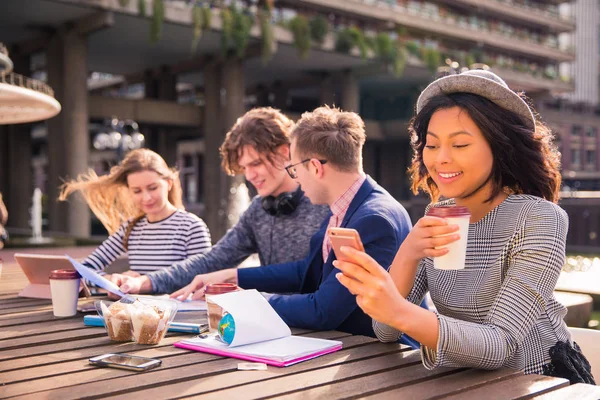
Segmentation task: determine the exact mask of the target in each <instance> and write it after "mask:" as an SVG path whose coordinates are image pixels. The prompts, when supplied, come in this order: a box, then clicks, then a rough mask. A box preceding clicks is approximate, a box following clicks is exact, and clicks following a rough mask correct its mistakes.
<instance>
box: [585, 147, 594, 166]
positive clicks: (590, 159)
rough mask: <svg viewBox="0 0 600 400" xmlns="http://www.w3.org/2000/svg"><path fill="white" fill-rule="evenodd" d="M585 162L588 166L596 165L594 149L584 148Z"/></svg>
mask: <svg viewBox="0 0 600 400" xmlns="http://www.w3.org/2000/svg"><path fill="white" fill-rule="evenodd" d="M585 163H586V165H589V166H595V165H596V150H586V152H585Z"/></svg>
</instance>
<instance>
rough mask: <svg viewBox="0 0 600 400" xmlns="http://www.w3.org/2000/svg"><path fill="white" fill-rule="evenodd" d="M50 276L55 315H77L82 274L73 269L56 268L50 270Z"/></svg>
mask: <svg viewBox="0 0 600 400" xmlns="http://www.w3.org/2000/svg"><path fill="white" fill-rule="evenodd" d="M49 278H50V292H51V294H52V310H53V311H54V316H55V317H72V316H74V315H76V314H77V299H78V298H79V285H80V282H81V275H79V273H78V272H77V271H75V270H73V269H55V270H54V271H51V272H50V276H49Z"/></svg>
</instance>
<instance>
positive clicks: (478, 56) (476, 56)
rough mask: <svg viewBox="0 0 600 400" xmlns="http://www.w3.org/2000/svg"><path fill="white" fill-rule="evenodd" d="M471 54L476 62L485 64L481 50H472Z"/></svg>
mask: <svg viewBox="0 0 600 400" xmlns="http://www.w3.org/2000/svg"><path fill="white" fill-rule="evenodd" d="M471 54H472V55H473V58H474V59H475V62H478V63H480V62H483V51H482V50H481V49H480V48H475V49H473V50H471Z"/></svg>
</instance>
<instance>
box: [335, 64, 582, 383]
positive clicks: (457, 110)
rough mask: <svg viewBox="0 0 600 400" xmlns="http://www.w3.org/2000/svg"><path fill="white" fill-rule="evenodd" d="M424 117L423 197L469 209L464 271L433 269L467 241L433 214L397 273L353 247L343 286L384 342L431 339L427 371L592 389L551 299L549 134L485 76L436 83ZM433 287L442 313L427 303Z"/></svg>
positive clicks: (561, 222) (553, 227)
mask: <svg viewBox="0 0 600 400" xmlns="http://www.w3.org/2000/svg"><path fill="white" fill-rule="evenodd" d="M416 111H417V114H416V116H415V118H414V119H413V121H412V122H411V125H410V128H409V129H410V131H411V134H412V146H413V150H414V157H413V162H412V166H411V168H410V172H411V175H412V187H413V191H414V192H415V194H416V193H417V192H418V191H419V190H423V191H424V192H426V193H428V194H429V195H430V196H431V199H432V202H433V204H430V206H429V207H428V210H432V209H434V207H440V206H460V207H463V208H462V210H464V211H465V212H464V213H465V214H467V215H468V214H470V224H469V228H468V235H467V245H466V258H465V262H464V265H462V264H461V265H455V266H454V267H455V268H454V269H449V270H444V269H437V268H436V267H435V266H434V258H436V257H441V256H443V255H445V254H447V253H448V252H449V250H448V249H447V248H446V246H447V245H449V244H452V243H455V242H457V241H458V240H459V238H460V234H459V227H458V226H457V225H454V224H453V223H452V222H451V221H449V220H448V219H445V218H441V217H437V216H431V215H426V216H425V217H423V218H421V219H420V220H419V221H418V222H417V224H416V225H415V227H414V228H413V230H412V231H411V233H410V234H409V235H408V237H407V238H406V240H405V241H404V242H403V243H402V245H401V247H400V249H399V250H398V253H397V255H396V258H395V259H394V262H393V263H392V266H391V267H390V269H389V274H388V273H386V271H385V269H384V268H382V267H381V266H379V265H378V264H377V263H376V262H375V261H374V260H373V259H372V258H370V257H369V256H368V255H367V254H365V253H363V252H359V251H356V250H353V249H344V250H345V253H346V254H347V257H348V258H350V259H351V260H353V261H352V262H341V261H337V262H336V263H337V265H336V266H337V267H338V268H339V269H340V270H341V271H342V273H340V274H338V279H339V280H340V282H341V283H342V284H343V285H345V286H346V287H347V288H348V289H349V290H350V291H351V292H352V293H354V294H356V296H357V297H356V299H357V302H358V305H359V306H360V307H361V308H362V309H363V310H364V311H365V312H366V313H367V314H369V315H370V316H371V317H372V318H373V324H374V330H375V333H376V334H377V337H378V338H379V339H380V340H382V341H384V342H391V341H396V340H398V338H399V337H400V336H401V335H402V334H404V333H406V334H408V335H410V336H411V337H413V338H415V339H416V340H418V341H419V342H421V343H422V347H421V350H422V359H423V363H424V365H425V366H426V367H427V368H436V367H472V368H483V369H496V368H501V367H508V368H513V369H518V370H522V371H524V372H525V373H538V374H546V375H552V376H561V377H565V378H567V379H569V380H570V381H571V382H585V383H593V382H594V379H593V377H592V375H591V373H590V365H589V363H588V362H587V360H586V359H585V357H584V356H583V354H582V353H581V350H580V348H579V346H577V344H576V343H575V342H573V340H572V338H571V335H570V333H569V330H568V329H567V326H566V325H565V323H564V321H563V317H564V315H565V314H566V309H565V308H564V307H563V306H562V305H561V304H560V303H559V302H558V301H557V300H556V299H555V298H554V295H553V291H554V287H555V286H556V282H557V280H558V276H559V274H560V271H561V269H562V266H563V264H564V261H565V246H566V236H567V230H568V217H567V214H566V213H565V212H564V211H563V210H562V209H561V208H560V207H559V206H558V205H556V204H555V203H556V201H557V200H558V190H559V187H560V172H559V154H558V152H557V151H556V149H555V148H554V146H552V144H551V141H552V135H551V133H550V131H549V130H548V128H547V127H546V126H545V125H543V124H542V123H541V122H540V121H536V116H535V113H534V112H533V111H532V109H531V107H530V106H529V105H528V103H527V102H526V100H525V99H524V97H522V96H520V95H519V94H517V93H515V92H513V91H512V90H511V89H509V87H508V86H507V85H506V83H505V82H504V81H503V80H502V79H501V78H500V77H498V76H497V75H495V74H494V73H492V72H490V71H484V70H471V71H466V72H463V73H461V74H456V75H449V76H445V77H443V78H440V79H438V80H436V81H434V82H433V83H431V84H430V85H429V86H428V87H427V88H426V89H425V90H424V91H423V92H422V93H421V95H420V97H419V99H418V101H417V106H416ZM440 197H443V198H444V200H443V201H439V200H440ZM426 214H428V213H426ZM428 291H429V292H430V294H431V298H432V300H433V302H434V304H435V306H436V308H437V312H435V313H434V312H431V311H427V310H424V309H422V308H420V307H418V304H419V302H420V301H421V300H422V298H423V296H425V294H426V293H427V292H428Z"/></svg>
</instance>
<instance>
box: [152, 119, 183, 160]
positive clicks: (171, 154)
mask: <svg viewBox="0 0 600 400" xmlns="http://www.w3.org/2000/svg"><path fill="white" fill-rule="evenodd" d="M154 131H155V132H156V134H157V136H158V146H157V149H156V150H155V151H156V152H157V153H158V154H160V155H161V157H162V158H164V160H165V161H166V163H167V165H168V166H170V167H172V166H174V165H175V164H176V163H177V140H176V139H175V137H174V135H173V132H172V131H169V130H168V129H167V128H157V129H155V130H154Z"/></svg>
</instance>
